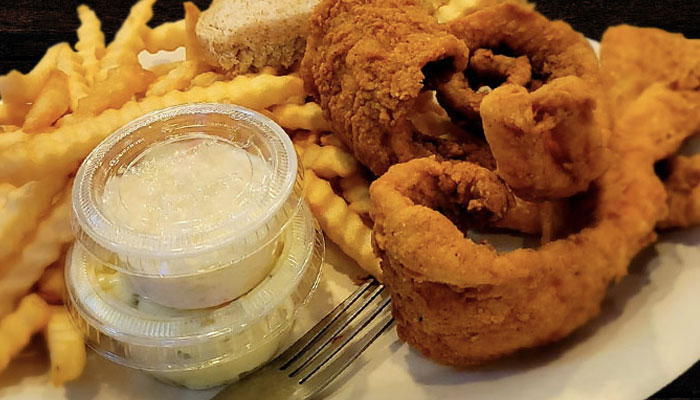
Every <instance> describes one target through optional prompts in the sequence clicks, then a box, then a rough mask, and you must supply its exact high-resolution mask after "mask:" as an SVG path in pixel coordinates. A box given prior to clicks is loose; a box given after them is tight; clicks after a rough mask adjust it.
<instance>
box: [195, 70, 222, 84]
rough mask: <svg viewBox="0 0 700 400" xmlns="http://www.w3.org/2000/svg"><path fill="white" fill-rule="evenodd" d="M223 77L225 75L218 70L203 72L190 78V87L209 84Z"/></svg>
mask: <svg viewBox="0 0 700 400" xmlns="http://www.w3.org/2000/svg"><path fill="white" fill-rule="evenodd" d="M225 78H226V77H225V76H224V75H223V74H220V73H218V72H214V71H209V72H203V73H201V74H199V75H197V76H195V77H194V78H193V79H192V82H190V88H193V87H195V86H202V87H207V86H211V85H212V84H213V83H214V82H218V81H222V80H224V79H225Z"/></svg>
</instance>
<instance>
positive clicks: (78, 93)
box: [56, 44, 88, 111]
mask: <svg viewBox="0 0 700 400" xmlns="http://www.w3.org/2000/svg"><path fill="white" fill-rule="evenodd" d="M56 67H57V68H58V69H59V70H61V71H62V72H63V73H64V74H66V76H67V77H68V93H69V94H70V109H71V111H75V110H76V109H77V108H78V100H80V99H82V98H83V97H85V96H87V94H88V81H87V79H86V78H85V73H86V72H85V68H84V67H83V65H82V59H81V58H80V56H79V55H78V53H76V52H74V51H73V49H71V48H70V46H68V45H67V44H66V45H65V46H62V47H61V52H60V54H59V56H58V61H57V62H56Z"/></svg>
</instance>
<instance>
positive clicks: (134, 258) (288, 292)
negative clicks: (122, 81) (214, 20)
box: [66, 104, 324, 389]
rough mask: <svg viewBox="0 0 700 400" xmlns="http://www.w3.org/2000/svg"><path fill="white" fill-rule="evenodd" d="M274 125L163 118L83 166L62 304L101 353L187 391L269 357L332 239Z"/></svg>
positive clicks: (243, 117) (255, 120) (224, 114)
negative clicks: (317, 216)
mask: <svg viewBox="0 0 700 400" xmlns="http://www.w3.org/2000/svg"><path fill="white" fill-rule="evenodd" d="M302 190H303V169H302V168H300V166H299V165H298V160H297V157H296V154H295V152H294V147H293V145H292V143H291V141H290V140H289V138H288V136H287V135H286V133H285V132H284V131H283V130H282V129H281V128H280V127H279V126H277V125H276V124H275V123H274V122H272V121H271V120H269V119H268V118H266V117H264V116H262V115H260V114H258V113H255V112H252V111H249V110H246V109H243V108H240V107H235V106H230V105H222V104H193V105H186V106H178V107H172V108H168V109H165V110H161V111H157V112H155V113H152V114H149V115H147V116H145V117H143V118H140V119H138V120H135V121H133V122H131V123H130V124H128V125H126V126H124V127H123V128H121V129H120V130H118V131H117V132H115V133H114V134H112V135H111V136H110V137H109V138H107V139H106V140H105V141H104V142H102V143H101V144H100V145H99V146H98V147H96V148H95V149H94V150H93V152H92V153H91V154H90V155H89V156H88V157H87V159H86V160H85V162H84V163H83V165H82V166H81V167H80V170H79V171H78V175H77V176H76V180H75V186H74V189H73V211H74V213H73V214H74V215H73V217H74V218H73V228H74V232H75V235H76V238H77V241H76V244H75V245H74V247H73V249H72V251H71V253H70V254H69V256H68V259H67V262H66V285H67V287H68V295H69V296H68V297H69V299H68V300H69V301H68V302H67V304H68V306H69V309H70V311H71V315H72V317H73V320H74V323H75V324H76V326H77V327H78V328H79V329H80V330H81V332H82V333H83V334H84V336H85V339H86V342H87V343H88V345H89V346H90V347H92V348H93V349H94V350H95V351H97V352H98V353H100V354H102V355H103V356H104V357H106V358H108V359H110V360H112V361H115V362H117V363H119V364H122V365H125V366H128V367H131V368H136V369H139V370H143V371H146V372H148V373H150V374H152V375H154V376H155V377H157V378H159V379H161V380H165V381H168V382H171V383H175V384H179V385H182V386H185V387H188V388H191V389H205V388H209V387H213V386H217V385H220V384H223V383H226V382H230V381H234V380H236V379H238V377H239V376H240V374H242V373H244V372H247V371H250V370H252V369H255V368H257V367H258V366H260V365H262V364H264V363H265V362H267V361H268V360H269V359H271V358H272V357H273V356H274V355H275V353H276V352H278V350H279V349H280V346H281V345H282V344H283V343H284V342H285V339H286V337H287V334H288V333H289V331H290V329H291V327H292V324H293V322H294V319H295V316H296V314H297V312H298V311H299V309H300V308H301V307H302V306H304V305H305V304H306V302H307V301H308V299H309V297H310V296H311V294H312V292H313V290H314V289H315V287H316V285H317V283H318V279H319V272H320V267H321V264H322V262H323V255H324V246H323V236H322V234H321V233H320V231H319V230H318V228H317V226H316V224H315V222H314V220H313V217H312V215H311V213H310V211H309V209H308V207H307V205H306V204H305V203H304V201H303V197H302Z"/></svg>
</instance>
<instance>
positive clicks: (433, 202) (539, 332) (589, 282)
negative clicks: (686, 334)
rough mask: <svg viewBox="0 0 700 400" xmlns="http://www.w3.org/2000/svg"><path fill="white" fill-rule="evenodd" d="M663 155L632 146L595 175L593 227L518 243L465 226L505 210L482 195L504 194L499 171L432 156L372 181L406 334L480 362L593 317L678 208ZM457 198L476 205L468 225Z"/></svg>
mask: <svg viewBox="0 0 700 400" xmlns="http://www.w3.org/2000/svg"><path fill="white" fill-rule="evenodd" d="M458 165H459V164H458ZM652 165H653V161H652V159H651V158H650V156H649V154H645V153H642V152H628V153H626V154H622V155H620V156H619V158H617V159H616V162H615V164H614V167H613V168H611V169H609V170H608V171H607V172H606V173H605V174H604V175H603V176H602V177H601V178H600V179H598V180H597V181H596V183H595V185H596V195H595V199H594V200H595V205H596V206H595V210H594V212H593V217H592V219H593V221H592V222H591V223H590V224H589V225H588V226H586V227H585V228H584V229H582V230H581V231H580V232H576V233H574V234H572V235H570V236H568V237H566V238H563V239H559V240H554V241H551V242H549V243H547V244H544V245H542V246H541V247H540V248H537V249H518V250H515V251H512V252H508V253H499V252H497V251H496V250H495V249H494V248H493V247H491V246H490V245H488V244H480V243H475V242H473V241H472V240H471V239H469V238H467V237H466V236H465V233H464V229H465V227H463V226H462V225H463V224H464V223H465V221H466V225H467V226H466V227H467V228H468V227H469V224H470V220H471V217H478V218H479V219H483V218H484V217H486V218H487V219H491V218H494V217H496V218H498V215H497V214H498V211H499V210H498V209H497V208H496V209H495V210H494V208H493V207H474V206H472V204H473V202H476V204H477V205H481V204H482V203H485V204H489V203H490V202H492V201H495V200H496V199H500V198H502V196H501V194H499V193H502V192H503V191H502V190H498V189H496V188H492V186H493V185H494V182H493V181H490V182H489V181H486V180H483V179H479V180H475V179H474V176H473V175H468V174H461V173H456V172H455V171H456V170H458V169H459V168H461V167H457V166H455V164H454V163H451V162H440V161H437V160H435V159H432V158H424V159H418V160H413V161H410V162H407V163H403V164H399V165H395V166H393V167H392V168H390V169H389V171H388V172H387V173H386V174H384V175H383V176H382V177H380V178H379V179H378V180H377V181H375V182H374V183H373V184H372V186H371V187H370V196H371V200H372V207H371V211H370V212H371V215H372V217H373V218H374V221H375V225H374V235H373V239H374V243H375V249H376V250H377V252H378V254H379V255H380V256H381V257H382V269H383V272H384V283H385V284H386V285H387V287H388V289H389V291H390V293H391V297H392V305H393V314H394V317H395V318H396V321H397V332H398V335H399V337H400V338H401V339H402V340H404V341H407V342H408V343H409V344H410V345H411V346H412V347H414V348H416V349H418V350H419V351H420V352H421V353H423V354H424V355H425V356H427V357H429V358H431V359H433V360H435V361H438V362H440V363H443V364H448V365H452V366H456V367H470V366H474V365H479V364H482V363H484V362H486V361H489V360H492V359H495V358H499V357H502V356H505V355H507V354H510V353H513V352H514V351H516V350H518V349H522V348H529V347H535V346H540V345H544V344H546V343H549V342H552V341H555V340H558V339H561V338H563V337H565V336H566V335H568V334H569V333H571V332H572V331H573V330H574V329H576V328H578V327H579V326H581V325H583V324H584V323H586V322H587V321H588V320H590V319H591V318H593V317H594V316H596V315H597V314H598V313H599V310H600V303H601V301H602V300H603V297H604V295H605V292H606V289H607V287H608V285H609V284H610V283H611V282H613V281H615V280H617V279H619V278H620V277H622V276H623V275H625V274H626V271H627V266H628V264H629V262H630V260H631V259H632V257H633V256H634V255H635V254H637V252H639V250H641V249H642V248H643V247H644V246H646V245H647V244H649V243H651V242H652V241H653V240H654V239H655V234H654V225H655V224H656V222H657V221H658V220H659V219H661V218H662V217H663V216H664V215H665V213H666V210H665V206H664V204H665V191H664V188H663V185H662V184H661V182H660V181H659V180H658V179H656V177H655V175H654V171H653V168H652ZM470 168H471V167H470ZM501 185H503V184H502V183H501ZM503 187H505V186H504V185H503ZM485 193H489V194H486V195H485ZM490 193H493V194H490ZM455 208H459V209H462V210H464V212H465V213H469V214H473V215H472V216H471V217H470V218H466V219H462V220H459V221H457V224H456V223H455V221H454V217H453V216H452V215H451V214H450V213H449V211H448V212H445V210H452V209H455ZM484 212H490V215H488V214H487V215H484ZM460 228H461V229H460Z"/></svg>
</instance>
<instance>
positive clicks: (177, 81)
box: [146, 61, 199, 96]
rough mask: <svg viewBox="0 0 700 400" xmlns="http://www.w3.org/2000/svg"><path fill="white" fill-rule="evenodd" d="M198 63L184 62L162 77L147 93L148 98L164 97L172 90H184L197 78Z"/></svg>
mask: <svg viewBox="0 0 700 400" xmlns="http://www.w3.org/2000/svg"><path fill="white" fill-rule="evenodd" d="M198 68H199V67H198V63H197V62H196V61H183V62H181V63H180V64H179V65H178V66H177V67H175V68H174V69H173V70H171V71H170V72H168V74H167V75H165V76H162V77H160V78H159V79H158V80H156V81H155V82H153V84H152V85H151V86H150V87H149V88H148V90H147V91H146V96H162V95H164V94H166V93H168V92H170V91H172V90H184V89H186V88H187V87H189V86H190V83H191V82H192V80H193V79H194V77H195V76H197V73H198Z"/></svg>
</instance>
